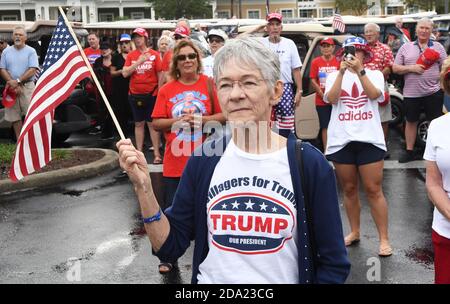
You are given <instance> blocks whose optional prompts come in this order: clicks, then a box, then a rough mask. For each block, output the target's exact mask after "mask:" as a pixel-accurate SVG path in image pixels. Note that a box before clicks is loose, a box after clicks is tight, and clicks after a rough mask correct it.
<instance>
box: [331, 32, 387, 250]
mask: <svg viewBox="0 0 450 304" xmlns="http://www.w3.org/2000/svg"><path fill="white" fill-rule="evenodd" d="M336 57H337V58H338V60H342V61H341V64H340V69H339V71H336V72H333V73H331V74H330V75H329V76H328V78H327V81H326V85H325V94H324V98H323V99H324V101H325V102H327V103H331V104H332V111H331V120H330V123H329V126H328V143H327V148H326V151H325V155H326V156H327V158H328V160H331V161H332V162H333V164H334V167H335V168H336V175H337V177H338V180H339V183H340V185H341V187H342V190H343V194H344V206H345V209H346V212H347V217H348V220H349V223H350V228H351V232H350V233H349V234H348V235H347V236H346V237H345V245H346V246H351V245H353V244H356V243H358V242H359V240H360V212H361V204H360V200H359V196H358V188H359V187H358V178H359V176H360V177H361V180H362V183H363V186H364V190H365V193H366V195H367V199H368V201H369V204H370V208H371V212H372V217H373V219H374V221H375V224H376V226H377V229H378V234H379V240H380V244H379V251H378V255H379V256H383V257H384V256H390V255H391V254H392V248H391V245H390V243H389V237H388V208H387V202H386V199H385V197H384V194H383V190H382V181H383V165H384V155H385V152H386V143H385V140H384V135H383V129H382V128H381V122H380V115H379V113H378V105H379V104H380V105H381V104H383V103H384V102H385V101H384V94H383V92H384V77H383V74H382V73H381V72H380V71H371V70H367V71H366V70H364V66H363V63H366V62H369V61H370V60H371V59H372V57H373V53H372V52H371V50H370V48H369V47H368V45H367V42H366V41H365V40H364V39H363V38H360V37H349V38H347V39H346V40H345V42H344V44H343V48H342V49H340V50H339V51H338V53H337V54H336Z"/></svg>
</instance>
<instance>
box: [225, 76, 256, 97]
mask: <svg viewBox="0 0 450 304" xmlns="http://www.w3.org/2000/svg"><path fill="white" fill-rule="evenodd" d="M264 80H265V79H261V78H259V79H258V78H245V79H240V80H221V81H219V84H218V85H217V90H218V91H219V92H220V93H224V94H227V93H230V92H231V91H232V90H233V88H234V84H235V83H237V84H238V86H239V88H240V89H241V90H242V91H244V92H252V91H255V90H257V89H258V87H259V85H258V84H259V82H261V81H264Z"/></svg>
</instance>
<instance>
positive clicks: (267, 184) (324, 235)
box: [117, 38, 350, 284]
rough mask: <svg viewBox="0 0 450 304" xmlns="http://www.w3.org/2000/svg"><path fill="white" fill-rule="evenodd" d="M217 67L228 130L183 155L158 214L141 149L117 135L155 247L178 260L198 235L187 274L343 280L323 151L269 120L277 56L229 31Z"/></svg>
mask: <svg viewBox="0 0 450 304" xmlns="http://www.w3.org/2000/svg"><path fill="white" fill-rule="evenodd" d="M214 75H215V76H214V80H215V82H216V85H217V92H218V97H219V102H220V106H221V108H222V111H223V113H224V115H225V117H226V118H227V120H228V121H229V122H230V123H231V125H232V133H231V134H232V135H230V137H223V138H220V139H215V140H211V141H207V142H205V144H203V146H202V149H199V150H197V151H196V152H198V153H196V154H195V155H198V156H195V157H191V158H190V159H189V162H188V163H187V165H186V168H185V170H184V172H183V176H182V178H181V181H180V184H179V187H178V190H177V193H176V194H175V197H174V202H173V205H172V207H171V208H169V209H167V210H166V211H165V212H164V213H163V212H162V211H161V210H160V209H159V206H158V203H157V201H156V199H155V196H154V194H153V189H152V184H151V180H150V177H149V173H148V170H147V166H146V163H145V158H144V156H143V155H142V153H140V152H139V151H137V150H136V149H135V148H134V147H133V146H132V145H131V142H130V141H129V140H122V141H120V142H118V144H117V147H118V149H119V153H120V164H121V166H122V168H124V169H125V170H126V171H127V172H128V175H129V177H130V180H131V181H132V183H133V185H134V187H135V191H136V194H137V197H138V199H139V202H140V204H141V209H142V216H143V217H144V219H143V220H144V223H145V228H146V231H147V234H148V236H149V238H150V241H151V243H152V246H153V250H154V252H155V253H156V255H158V256H159V257H161V258H164V259H169V260H170V259H171V260H173V259H177V258H179V257H180V256H181V255H182V254H183V253H184V252H185V251H186V249H187V248H188V247H189V245H190V243H191V240H195V248H194V257H193V266H192V282H193V283H226V284H228V283H313V282H317V283H342V282H344V281H345V279H346V277H347V275H348V273H349V268H350V264H349V262H348V259H347V253H346V250H345V247H344V241H343V234H342V227H341V220H340V215H339V206H338V201H337V193H336V184H335V178H334V174H333V170H332V168H331V167H330V165H329V164H328V162H327V161H326V160H325V158H324V157H323V155H322V154H321V153H320V152H319V151H317V150H316V149H314V148H313V147H311V146H310V145H307V144H302V149H301V150H300V148H299V147H298V145H297V142H296V139H295V136H294V135H291V137H290V138H289V139H286V138H284V137H282V136H280V135H278V134H277V133H275V132H273V131H272V130H271V128H270V115H271V111H272V107H273V106H274V105H276V104H277V103H278V100H279V99H280V96H281V94H282V91H283V84H282V82H281V81H280V62H279V60H278V57H277V55H275V54H273V53H272V52H271V51H270V50H269V49H268V48H266V47H265V46H264V45H263V44H261V42H259V41H257V40H255V39H252V38H242V39H233V40H231V41H230V42H229V43H227V44H226V45H225V46H224V47H223V48H222V49H220V50H219V52H217V54H216V58H215V63H214ZM248 135H253V136H252V137H249V136H248ZM296 152H298V153H300V152H301V156H300V157H301V158H299V159H304V161H303V164H304V166H302V167H301V168H302V172H303V176H305V179H304V180H303V184H305V188H302V181H301V174H300V171H299V165H298V163H297V154H296ZM303 197H309V199H310V200H311V204H310V206H313V208H312V209H308V214H310V215H311V218H312V219H311V221H309V220H308V221H307V220H306V219H307V215H306V214H305V201H304V199H303ZM308 205H309V204H308ZM309 211H311V213H309ZM308 224H310V225H308ZM308 226H310V227H311V230H310V229H308V228H307V227H308ZM312 244H314V245H312ZM311 245H312V246H311ZM310 248H315V250H314V252H315V253H316V254H313V253H312V252H313V250H310Z"/></svg>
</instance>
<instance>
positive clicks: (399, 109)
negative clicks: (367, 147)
mask: <svg viewBox="0 0 450 304" xmlns="http://www.w3.org/2000/svg"><path fill="white" fill-rule="evenodd" d="M391 109H392V119H391V121H390V122H389V125H390V126H397V125H399V124H401V123H402V122H403V118H404V117H403V116H404V112H403V104H402V101H401V100H400V99H398V98H394V97H391Z"/></svg>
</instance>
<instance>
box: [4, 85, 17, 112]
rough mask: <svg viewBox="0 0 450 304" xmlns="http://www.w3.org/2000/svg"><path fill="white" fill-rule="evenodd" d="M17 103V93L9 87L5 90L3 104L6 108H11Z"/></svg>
mask: <svg viewBox="0 0 450 304" xmlns="http://www.w3.org/2000/svg"><path fill="white" fill-rule="evenodd" d="M15 103H16V92H15V91H14V90H13V89H12V88H11V87H10V86H9V85H7V86H5V89H4V90H3V99H2V104H3V106H4V107H5V108H11V107H12V106H13V105H14V104H15Z"/></svg>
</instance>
